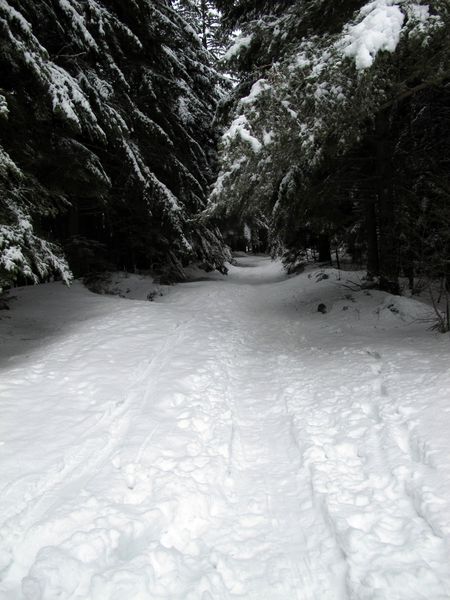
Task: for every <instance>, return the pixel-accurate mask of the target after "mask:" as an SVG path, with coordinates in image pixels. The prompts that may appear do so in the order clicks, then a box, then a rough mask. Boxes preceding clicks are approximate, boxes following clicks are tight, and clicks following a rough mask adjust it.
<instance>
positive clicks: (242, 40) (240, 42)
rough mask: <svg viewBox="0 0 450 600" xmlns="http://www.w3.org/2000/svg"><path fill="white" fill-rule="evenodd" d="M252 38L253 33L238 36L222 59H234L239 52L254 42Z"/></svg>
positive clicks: (225, 60)
mask: <svg viewBox="0 0 450 600" xmlns="http://www.w3.org/2000/svg"><path fill="white" fill-rule="evenodd" d="M252 39H253V34H249V35H241V36H239V37H238V38H236V40H235V41H234V42H233V44H232V45H231V46H230V47H229V48H228V50H227V51H226V52H225V54H224V55H223V57H222V60H223V61H224V62H227V61H229V60H232V59H233V58H236V57H237V56H239V54H240V53H241V52H242V50H244V49H245V48H248V47H249V46H250V44H251V43H252Z"/></svg>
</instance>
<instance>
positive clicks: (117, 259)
mask: <svg viewBox="0 0 450 600" xmlns="http://www.w3.org/2000/svg"><path fill="white" fill-rule="evenodd" d="M0 28H1V45H0V71H1V74H2V75H1V77H2V79H1V84H0V85H1V88H0V93H1V96H0V98H1V105H0V106H1V121H2V122H1V128H0V142H1V146H2V149H1V163H0V169H1V170H0V176H1V180H0V181H1V188H2V189H1V205H0V215H1V222H2V229H1V234H0V235H1V239H0V248H1V254H0V256H1V258H0V274H1V279H2V281H3V282H5V280H6V282H8V281H10V282H11V281H19V282H23V281H24V279H27V280H34V281H39V280H42V279H45V278H47V277H48V276H50V275H52V274H55V273H56V274H59V275H60V276H62V277H64V278H67V277H69V269H68V267H67V264H66V262H65V259H64V258H63V257H66V259H68V262H69V267H70V270H71V271H72V272H73V273H74V274H75V275H80V274H83V273H86V272H87V271H90V270H99V269H105V268H117V267H119V268H126V269H135V268H147V269H150V268H151V269H152V270H153V271H154V272H162V274H165V275H166V276H168V277H173V276H177V275H180V270H181V268H182V265H183V264H185V263H186V262H188V261H192V260H198V261H200V262H204V263H205V264H206V265H208V266H210V267H217V266H220V265H221V264H222V262H223V254H222V250H221V244H220V242H219V238H218V237H217V232H214V231H212V230H211V229H209V228H208V227H206V226H204V225H201V224H196V223H195V215H197V214H198V213H199V212H200V211H201V210H202V209H203V208H204V206H205V200H206V195H207V191H208V187H209V185H210V183H211V180H212V176H213V163H214V134H213V132H212V130H211V123H212V118H213V114H214V110H215V106H216V103H217V100H218V98H219V94H220V77H219V76H218V73H217V71H216V70H215V68H214V65H213V64H212V57H211V55H210V54H209V53H208V52H207V51H206V50H205V48H204V47H203V45H202V44H201V42H200V40H199V38H198V36H197V33H196V32H195V31H194V29H193V28H192V27H190V26H189V25H188V24H187V22H186V21H185V20H184V19H183V18H182V17H181V16H180V15H179V14H178V13H177V12H176V11H175V10H174V9H173V7H172V6H171V4H170V3H169V2H159V1H158V2H150V1H148V0H133V1H132V2H120V1H116V0H100V1H96V0H89V2H80V1H77V0H54V1H51V2H35V1H34V0H30V1H27V0H23V1H11V2H9V1H8V2H6V1H2V2H1V3H0ZM55 242H56V243H57V244H58V246H62V250H63V252H61V251H60V250H58V246H55V245H54V243H55Z"/></svg>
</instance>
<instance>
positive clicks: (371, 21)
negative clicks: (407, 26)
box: [341, 0, 405, 70]
mask: <svg viewBox="0 0 450 600" xmlns="http://www.w3.org/2000/svg"><path fill="white" fill-rule="evenodd" d="M361 15H362V17H363V18H362V20H361V21H360V22H359V23H356V24H353V25H349V26H347V27H346V30H345V32H344V38H343V40H342V42H341V43H342V44H343V45H344V47H345V49H344V54H345V56H349V57H351V58H354V60H355V64H356V68H357V69H358V70H362V69H367V68H368V67H370V66H372V63H373V61H374V60H375V57H376V55H377V54H378V52H380V51H382V50H385V51H388V52H394V51H395V49H396V48H397V45H398V43H399V41H400V34H401V31H402V27H403V22H404V20H405V15H404V14H403V12H402V11H401V9H400V7H399V6H398V5H397V4H396V3H395V2H393V0H375V1H374V2H369V3H368V4H366V5H365V6H364V7H363V9H362V10H361Z"/></svg>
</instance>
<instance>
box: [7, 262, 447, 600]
mask: <svg viewBox="0 0 450 600" xmlns="http://www.w3.org/2000/svg"><path fill="white" fill-rule="evenodd" d="M329 273H330V275H331V277H329V278H328V279H322V275H321V274H319V275H320V276H319V277H317V276H316V274H315V273H310V274H309V276H308V275H307V274H304V275H301V276H298V277H294V278H290V279H287V278H286V277H285V276H284V275H283V273H282V271H281V269H280V267H279V265H278V264H277V263H272V262H271V261H270V260H269V259H267V258H265V257H247V258H245V259H240V262H239V265H238V266H237V267H233V268H232V269H231V271H230V275H229V276H228V277H227V278H223V277H221V276H216V277H212V278H211V279H209V280H206V281H198V282H192V283H188V284H183V285H180V286H177V287H176V288H174V289H173V290H172V291H171V293H170V294H169V295H168V296H167V297H165V298H163V299H162V300H161V301H159V302H155V303H148V302H137V301H130V300H121V299H117V298H109V297H100V296H94V295H93V294H90V293H89V292H87V291H85V290H84V289H83V288H82V287H81V286H75V287H74V288H73V289H71V290H66V289H64V288H62V287H59V286H58V287H56V286H41V287H39V288H34V289H26V290H23V291H22V293H21V294H20V299H19V301H18V306H17V308H16V310H15V313H16V314H14V313H13V315H12V319H11V326H10V330H8V329H7V326H6V325H5V324H4V323H3V325H4V329H3V330H1V329H0V332H3V333H5V334H6V336H7V335H8V333H10V334H12V333H15V334H16V335H17V333H19V335H20V336H23V335H27V337H28V335H29V336H30V337H39V338H40V339H39V340H36V339H35V340H25V341H24V342H23V343H22V345H21V344H20V343H17V340H16V341H15V342H14V344H15V346H14V351H15V353H16V355H15V356H13V357H11V358H10V359H9V360H5V361H4V367H3V369H2V371H1V372H0V386H1V387H0V391H1V395H2V415H3V417H2V423H1V428H2V431H1V438H0V444H2V445H1V446H0V452H1V453H2V458H1V463H0V474H1V482H2V483H1V485H0V487H1V493H0V573H1V581H0V598H2V599H3V598H4V599H5V600H11V599H19V598H25V599H27V600H30V599H32V600H38V599H40V600H53V599H55V600H56V599H59V600H64V599H67V600H68V599H71V600H75V599H76V600H119V599H120V600H123V599H127V600H128V599H129V600H140V599H145V600H148V599H152V600H153V599H167V600H169V599H170V600H177V599H179V600H216V599H217V600H222V599H223V600H225V599H232V598H244V599H258V600H262V599H266V600H291V599H292V600H296V599H299V600H300V599H301V600H344V599H349V600H350V599H352V600H356V599H358V600H364V599H371V600H372V599H373V600H387V599H389V600H391V599H392V600H419V599H427V600H444V599H447V600H448V599H449V598H450V545H449V540H450V456H449V446H450V443H449V441H448V437H449V436H448V431H449V430H450V404H449V403H448V397H449V396H450V375H449V372H448V367H447V365H448V359H449V354H450V350H449V347H448V336H443V337H440V338H438V337H437V336H434V335H432V334H430V333H429V332H426V331H425V328H424V326H423V325H420V324H416V325H412V326H411V325H410V326H406V325H405V324H404V322H403V321H401V319H399V317H398V313H397V312H396V311H394V312H393V311H392V310H387V311H386V310H385V308H386V306H389V302H390V301H391V300H390V297H386V296H385V295H383V294H379V293H376V292H373V293H372V295H371V296H364V295H363V294H360V295H356V297H352V298H349V297H348V293H347V291H346V290H343V288H341V287H340V286H339V285H337V282H336V281H335V279H334V278H333V273H334V272H333V271H330V272H329ZM49 290H50V292H49ZM346 296H347V297H346ZM319 301H323V302H326V304H327V306H328V307H330V308H331V306H332V310H331V311H330V312H329V314H327V315H321V314H320V313H317V311H316V308H317V304H318V302H319ZM32 302H34V307H35V308H32V304H31V303H32ZM36 303H38V304H36ZM39 303H40V304H41V308H39V309H37V308H36V306H37V305H39ZM30 306H31V308H30ZM61 306H64V307H65V308H64V311H65V312H63V313H61V308H60V307H61ZM33 311H34V312H33ZM49 312H50V313H51V314H52V316H53V319H54V322H53V324H51V325H48V324H46V320H45V318H44V315H46V316H47V319H48V313H49ZM5 328H6V329H5ZM46 328H47V329H46ZM27 331H28V332H29V333H28V334H27V333H26V332H27ZM38 342H39V343H38ZM12 343H13V342H12V341H10V342H9V346H10V347H13V346H12Z"/></svg>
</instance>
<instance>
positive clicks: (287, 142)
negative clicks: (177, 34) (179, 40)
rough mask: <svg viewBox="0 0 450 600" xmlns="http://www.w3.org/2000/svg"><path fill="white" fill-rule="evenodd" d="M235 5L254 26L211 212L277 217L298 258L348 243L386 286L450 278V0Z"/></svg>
mask: <svg viewBox="0 0 450 600" xmlns="http://www.w3.org/2000/svg"><path fill="white" fill-rule="evenodd" d="M227 7H228V8H227ZM222 8H223V9H224V16H225V19H226V22H227V23H229V26H231V27H240V28H241V29H242V32H243V33H242V36H241V39H240V40H238V41H237V43H236V44H235V45H234V46H233V47H232V48H231V50H230V51H229V53H228V57H229V60H230V63H231V66H232V67H233V68H234V69H235V71H236V72H237V73H238V74H239V77H240V84H239V85H238V86H237V87H236V89H235V90H234V93H233V94H232V96H231V98H230V100H229V103H228V113H227V114H226V117H225V126H226V130H225V133H224V136H223V139H222V151H221V152H222V154H221V155H222V165H221V173H220V175H219V178H218V180H217V183H216V185H215V188H214V191H213V194H212V207H211V209H210V210H211V212H212V213H214V214H216V215H217V218H219V219H221V220H224V219H225V220H227V219H230V218H231V215H233V217H234V218H238V219H240V220H241V221H242V222H245V223H247V224H248V226H249V227H250V229H251V230H252V231H253V232H255V233H256V232H258V231H260V230H261V227H266V228H267V229H268V230H269V232H270V237H271V240H272V247H273V248H274V249H275V250H279V249H281V251H282V252H283V251H285V258H286V262H287V263H288V264H289V263H292V262H295V261H296V260H299V259H300V260H301V259H302V257H304V256H305V255H306V254H307V251H308V249H309V248H311V247H316V248H317V250H318V254H319V256H320V260H322V261H329V260H330V258H331V252H330V251H331V250H332V249H333V250H339V251H342V249H346V250H347V251H349V252H350V254H351V255H352V256H353V259H354V261H356V262H360V261H363V260H364V261H365V262H366V265H367V269H368V274H369V277H371V278H377V281H379V285H380V287H381V289H384V290H386V291H391V292H394V293H397V292H398V291H399V275H400V274H402V275H405V276H407V277H410V279H411V285H413V283H412V281H413V276H414V274H418V275H424V274H427V275H430V274H431V275H432V276H433V277H447V276H448V269H449V262H448V261H449V258H450V255H449V248H448V243H447V242H446V239H447V236H448V199H449V198H448V193H449V177H448V171H449V169H448V167H449V163H448V158H447V157H448V155H449V141H450V140H449V131H450V127H449V126H450V121H449V117H450V114H449V84H448V81H449V80H448V75H449V42H448V39H449V35H448V34H449V26H450V20H449V18H450V15H449V6H448V3H446V2H433V3H432V4H431V5H428V4H426V3H423V4H422V3H417V2H406V1H405V2H398V3H397V2H387V1H383V0H378V1H375V2H369V3H367V2H354V1H353V2H349V1H341V2H333V3H330V2H323V1H320V0H315V1H312V2H265V3H255V2H245V3H244V2H239V3H232V4H231V6H230V5H229V3H223V7H222ZM333 255H334V252H333Z"/></svg>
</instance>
